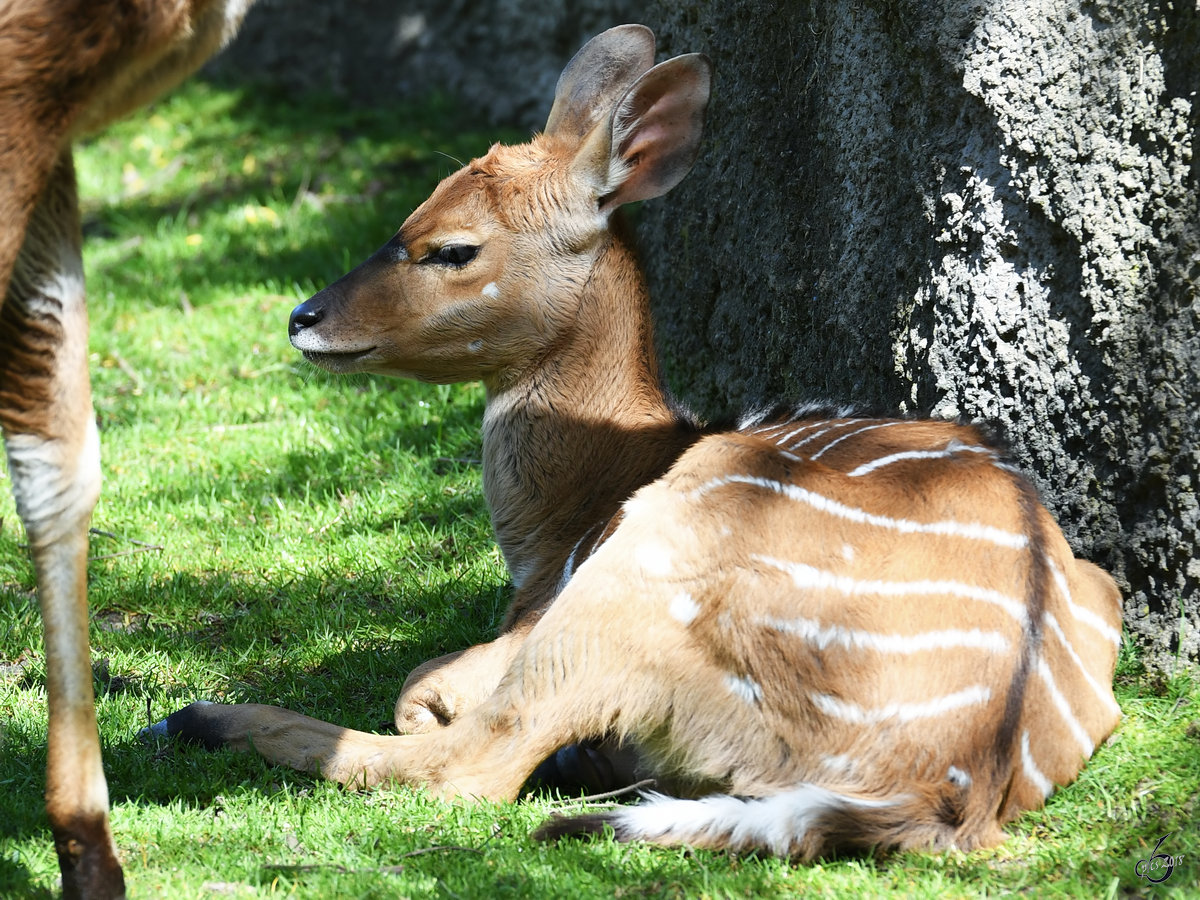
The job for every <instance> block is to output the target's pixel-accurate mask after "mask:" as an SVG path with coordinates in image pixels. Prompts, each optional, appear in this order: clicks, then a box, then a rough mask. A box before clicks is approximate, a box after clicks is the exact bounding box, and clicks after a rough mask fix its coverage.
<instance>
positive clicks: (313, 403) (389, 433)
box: [0, 82, 1200, 898]
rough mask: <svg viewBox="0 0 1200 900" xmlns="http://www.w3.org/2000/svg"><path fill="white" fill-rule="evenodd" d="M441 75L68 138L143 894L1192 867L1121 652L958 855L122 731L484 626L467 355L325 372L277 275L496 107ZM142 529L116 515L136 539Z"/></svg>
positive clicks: (9, 636)
mask: <svg viewBox="0 0 1200 900" xmlns="http://www.w3.org/2000/svg"><path fill="white" fill-rule="evenodd" d="M511 137H512V135H511V134H508V135H506V134H504V133H502V132H500V131H497V130H495V129H487V128H481V127H480V126H479V125H478V124H477V123H476V122H474V121H472V120H470V119H467V118H465V117H463V116H461V115H458V114H457V113H455V111H454V110H453V108H451V107H450V106H448V105H447V104H445V103H443V102H441V101H437V100H434V101H431V102H429V103H428V104H424V105H421V106H415V105H414V106H407V107H400V108H390V109H377V110H364V109H353V108H349V107H347V105H346V104H345V103H343V102H340V101H339V102H335V101H328V100H323V99H320V98H311V97H296V96H290V95H289V96H284V95H279V96H270V95H264V94H262V93H256V92H250V91H245V92H243V91H231V90H220V89H216V88H213V87H211V86H208V85H205V84H202V83H195V82H194V83H192V84H191V85H189V86H188V87H186V88H185V89H183V90H182V91H181V92H179V93H177V94H176V95H174V96H173V97H172V98H171V99H169V100H167V101H166V102H164V103H162V104H160V105H159V106H158V107H156V108H155V109H153V110H150V111H148V112H146V113H144V114H143V115H141V116H140V117H138V118H137V119H135V120H133V121H131V122H129V123H126V124H124V125H121V126H119V127H117V128H115V129H113V130H111V131H109V132H107V133H106V134H105V135H104V136H103V137H102V138H100V139H98V140H96V141H94V142H93V143H91V144H89V145H88V146H86V147H84V148H83V149H82V150H81V152H80V153H79V158H78V168H79V172H80V180H81V185H82V192H83V194H84V197H85V201H84V210H85V231H86V235H87V237H86V263H87V274H88V279H89V291H90V297H91V316H92V321H93V335H92V340H91V353H92V370H93V376H94V383H95V393H96V409H97V415H98V418H99V422H100V425H101V429H102V439H103V442H104V474H105V486H104V496H103V499H102V501H101V503H100V505H99V507H98V509H97V511H96V516H95V521H94V524H95V526H96V528H97V529H99V530H101V531H102V532H105V533H107V535H111V536H106V535H98V536H96V537H95V538H94V541H93V553H94V554H95V555H96V556H97V557H98V558H97V559H96V561H95V562H94V563H93V564H92V568H91V599H92V606H93V615H94V619H93V629H92V639H93V647H94V649H93V654H94V659H95V661H96V663H97V666H96V668H97V673H98V686H99V692H100V696H99V718H100V729H101V734H102V737H103V740H104V743H105V752H106V763H107V768H108V772H109V779H110V790H111V793H112V797H113V822H114V827H115V830H116V834H117V840H118V843H119V844H120V846H121V848H122V851H123V853H124V857H125V863H126V870H127V876H128V880H129V883H130V887H131V891H132V894H133V896H139V897H172V898H174V897H214V896H222V897H225V896H231V897H257V896H273V895H281V894H286V895H293V896H300V897H314V898H315V897H333V896H346V897H374V896H378V897H401V896H404V897H426V896H427V897H484V896H487V897H505V896H513V897H523V896H542V897H565V896H570V897H699V896H708V897H734V896H736V897H775V896H779V897H782V896H792V895H797V894H800V893H804V894H806V895H812V896H818V897H822V896H824V897H846V896H865V897H883V896H892V895H896V894H904V895H911V896H919V897H920V896H924V897H940V896H982V895H994V894H1006V893H1011V892H1023V893H1028V894H1030V895H1032V896H1047V895H1049V896H1075V897H1104V896H1122V895H1124V894H1126V893H1127V892H1134V893H1139V892H1140V893H1147V892H1148V891H1149V886H1148V885H1147V883H1146V882H1144V881H1140V880H1139V879H1138V877H1137V875H1136V873H1135V871H1134V868H1135V866H1136V863H1137V861H1138V859H1141V858H1144V857H1145V856H1147V855H1148V854H1149V853H1150V852H1151V851H1152V850H1153V847H1154V845H1155V843H1156V842H1157V840H1158V839H1159V838H1160V837H1161V836H1162V835H1164V834H1166V833H1168V832H1170V833H1171V836H1170V837H1169V838H1168V839H1167V843H1166V844H1164V850H1168V851H1169V852H1170V853H1172V854H1175V855H1182V856H1183V857H1184V859H1185V863H1184V865H1183V866H1182V867H1181V868H1180V869H1179V870H1178V871H1176V872H1175V873H1174V874H1173V875H1172V878H1171V879H1170V881H1169V882H1168V883H1167V884H1166V885H1164V887H1168V888H1170V889H1171V890H1172V892H1173V895H1174V896H1187V895H1188V893H1189V891H1190V892H1191V893H1192V894H1193V895H1200V887H1198V886H1197V880H1198V872H1200V867H1198V863H1200V836H1198V835H1197V825H1196V822H1197V819H1198V818H1200V807H1198V803H1200V800H1198V799H1197V797H1198V794H1200V706H1198V704H1200V689H1198V688H1197V686H1196V683H1195V682H1194V681H1192V680H1190V679H1188V678H1187V677H1184V676H1180V677H1177V678H1175V679H1173V680H1171V679H1167V680H1163V679H1156V678H1151V677H1149V676H1146V675H1143V674H1140V673H1139V672H1138V670H1137V667H1136V663H1132V662H1131V663H1127V665H1126V666H1125V672H1124V675H1123V678H1122V684H1121V687H1120V699H1121V702H1122V706H1123V708H1124V710H1125V713H1126V719H1125V721H1124V723H1123V724H1122V726H1121V728H1120V729H1119V730H1118V732H1117V735H1116V736H1115V738H1114V739H1113V741H1112V742H1111V743H1110V745H1109V746H1106V747H1104V748H1102V749H1101V750H1100V751H1099V753H1098V754H1097V756H1096V758H1095V760H1094V761H1093V763H1092V764H1091V765H1090V766H1089V767H1088V768H1087V769H1086V770H1085V772H1084V775H1083V777H1082V778H1081V780H1080V782H1079V783H1078V784H1077V785H1075V786H1073V787H1071V788H1069V789H1067V790H1065V791H1062V792H1061V793H1060V794H1058V795H1057V796H1055V797H1054V798H1053V799H1052V800H1051V802H1050V804H1049V805H1048V807H1047V808H1046V810H1044V811H1042V812H1039V813H1037V814H1034V815H1029V816H1026V817H1024V818H1023V819H1021V820H1020V821H1019V822H1017V823H1015V824H1014V826H1013V827H1012V828H1011V834H1012V837H1011V839H1010V840H1009V841H1008V842H1007V843H1006V844H1004V845H1003V846H1002V847H1000V848H997V849H994V850H990V851H983V852H978V853H974V854H970V855H963V854H954V853H951V854H946V855H941V856H932V855H925V854H916V853H910V854H900V855H896V856H892V857H889V858H885V859H879V860H875V859H871V858H852V859H844V860H834V861H826V862H824V863H821V864H818V865H813V866H790V865H788V864H786V863H784V862H781V861H778V860H771V859H758V858H736V857H730V856H725V855H721V854H713V853H703V852H691V851H681V850H658V849H650V848H646V847H627V846H621V845H616V844H613V843H611V842H608V841H599V842H581V843H566V844H562V845H557V846H549V847H547V846H541V845H537V844H534V843H532V842H530V841H529V839H528V833H529V831H530V830H531V829H532V828H533V827H534V826H535V825H536V824H537V823H539V822H540V821H541V820H542V819H543V818H544V817H545V816H546V815H547V813H548V804H547V802H546V801H540V800H539V801H533V802H524V803H519V804H515V805H500V806H496V805H488V804H484V805H477V806H474V805H464V804H453V805H451V804H444V803H440V802H435V801H433V800H431V799H429V798H427V797H425V796H423V795H422V794H421V793H420V792H419V791H410V790H407V789H405V790H381V791H376V792H373V793H370V794H362V795H356V794H347V793H345V792H343V791H341V790H339V789H337V788H335V787H333V786H331V785H328V784H324V783H321V782H317V781H315V780H313V779H311V778H309V777H306V776H302V775H298V774H294V773H291V772H287V771H282V770H278V769H271V768H268V767H267V766H265V765H264V764H262V763H261V762H260V761H259V760H257V759H254V758H252V757H249V756H238V755H235V754H231V753H218V754H207V753H203V752H201V751H198V750H193V749H188V748H177V747H170V746H166V747H154V746H147V745H144V744H142V743H140V742H139V741H137V740H136V739H135V737H134V735H135V734H136V732H137V730H138V729H139V728H140V727H141V726H142V725H144V724H145V723H146V716H147V708H149V714H150V715H151V716H152V717H155V718H157V717H160V716H162V715H163V714H165V713H167V712H169V711H171V710H173V709H176V708H178V707H179V706H180V705H182V704H184V703H186V702H188V701H190V700H192V699H196V698H199V697H204V698H209V699H225V700H232V701H258V702H267V703H277V704H280V705H284V706H288V707H292V708H294V709H298V710H301V711H303V712H306V713H309V714H312V715H315V716H319V717H321V718H325V719H330V720H334V721H337V722H339V723H340V724H345V725H350V726H353V727H358V728H363V729H376V728H378V727H379V726H380V724H381V723H383V722H385V721H386V720H388V719H389V718H390V715H391V708H392V704H393V702H394V700H395V697H396V694H397V693H398V691H399V687H400V684H401V681H402V680H403V676H404V674H405V673H406V672H407V671H408V670H409V669H410V668H412V667H413V666H414V665H416V664H417V663H419V662H421V661H423V660H425V659H428V658H429V657H431V656H433V655H436V654H438V653H441V652H445V651H448V650H452V649H457V648H459V647H462V646H464V645H466V644H468V643H470V642H474V641H479V640H483V639H486V638H488V637H489V636H491V634H492V633H493V631H494V629H495V627H496V625H497V624H498V622H499V620H500V618H501V616H502V614H503V609H504V606H505V604H506V602H507V599H508V588H507V584H506V575H505V572H504V569H503V564H502V561H501V560H500V557H499V555H498V553H497V551H496V550H495V548H494V546H493V544H492V542H491V539H490V535H489V525H488V520H487V512H486V508H485V505H484V500H483V496H482V493H481V490H480V486H479V468H478V464H477V462H476V460H478V458H479V437H478V423H479V419H480V416H481V412H482V393H481V390H480V389H479V388H478V387H477V386H474V385H466V386H452V387H436V388H435V387H428V386H420V385H415V384H410V383H405V382H395V381H387V380H382V379H377V380H370V379H365V378H354V379H348V378H333V377H330V376H326V375H322V374H319V373H317V372H314V371H313V370H311V369H309V368H307V367H306V366H305V365H304V364H303V363H302V362H301V361H300V360H299V358H298V356H297V354H296V353H295V352H294V351H293V350H292V349H291V348H290V347H289V345H288V343H287V339H286V321H287V314H288V311H289V310H290V308H291V307H292V306H293V305H294V304H295V303H296V302H298V301H299V300H301V299H303V298H304V297H305V296H307V295H308V294H310V293H311V292H312V291H314V290H316V289H318V288H319V287H321V286H322V285H324V284H326V283H327V282H329V281H331V280H332V279H334V278H336V277H337V276H339V275H340V274H342V272H344V271H345V270H346V269H348V268H349V267H351V266H352V265H353V264H354V263H356V262H357V261H359V260H361V259H362V258H364V257H365V256H366V255H367V254H369V253H370V252H371V251H372V250H373V249H375V248H376V247H377V246H379V245H380V244H382V243H383V242H384V241H386V240H387V239H388V237H390V235H391V233H392V232H393V230H394V229H395V228H396V226H398V225H399V223H400V222H401V221H402V220H403V219H404V217H405V216H406V215H407V214H408V212H409V211H410V210H411V209H412V208H414V207H415V206H416V205H417V204H418V203H419V202H420V201H421V200H422V199H423V198H424V196H425V195H426V194H427V193H428V192H429V190H430V189H431V188H432V187H433V185H434V184H435V183H436V181H437V179H438V178H439V177H441V176H442V175H445V174H447V173H448V172H450V171H451V170H453V169H454V168H456V167H457V164H456V163H455V162H454V161H453V160H452V159H451V157H456V158H458V159H463V160H465V159H467V158H469V157H471V156H473V155H478V154H480V153H482V152H483V151H484V150H486V148H487V146H488V145H489V144H490V143H491V142H492V141H494V140H497V139H504V138H511ZM0 520H2V524H0V586H2V588H0V667H2V668H0V722H3V724H4V729H5V730H4V732H3V758H2V760H0V821H2V822H3V826H2V827H0V897H9V896H13V897H23V896H35V897H36V896H46V895H48V893H49V892H51V891H52V890H53V889H54V885H55V882H56V878H57V868H56V864H55V861H54V857H53V852H52V850H51V847H50V840H49V833H48V829H47V826H46V821H45V817H44V814H43V812H42V808H41V791H42V769H43V767H44V764H45V749H44V748H45V714H46V710H45V696H44V684H43V676H44V661H43V657H42V651H41V643H40V631H39V624H38V617H37V612H36V605H35V602H34V598H33V594H32V587H33V576H32V571H31V569H30V566H29V563H28V559H27V556H26V554H25V552H24V550H23V549H22V547H21V542H22V541H23V534H22V532H21V529H20V527H19V525H18V524H17V521H16V517H15V513H14V512H13V507H12V501H11V498H10V497H9V495H8V492H7V490H5V491H0ZM135 542H137V543H135Z"/></svg>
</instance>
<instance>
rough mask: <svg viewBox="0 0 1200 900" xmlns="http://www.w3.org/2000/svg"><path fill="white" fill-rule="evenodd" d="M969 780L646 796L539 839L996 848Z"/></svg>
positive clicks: (796, 855)
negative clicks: (898, 790) (882, 788)
mask: <svg viewBox="0 0 1200 900" xmlns="http://www.w3.org/2000/svg"><path fill="white" fill-rule="evenodd" d="M969 797H970V793H969V783H964V782H963V781H962V780H960V779H955V778H949V779H947V780H946V781H945V782H942V783H940V784H936V785H928V784H926V785H921V786H915V789H914V790H913V791H910V792H907V793H902V794H893V795H883V794H877V795H872V794H869V793H864V792H859V791H855V792H840V791H836V790H832V789H830V788H827V787H821V786H820V785H815V784H804V785H801V786H799V787H796V788H793V789H791V790H788V791H784V792H782V793H779V794H773V795H770V796H767V797H735V796H731V795H727V794H726V795H715V796H711V797H704V798H702V799H699V800H680V799H676V798H673V797H667V796H664V795H662V794H654V793H651V794H646V795H644V798H643V802H642V803H640V804H637V805H634V806H626V807H621V808H618V809H612V810H607V811H605V812H601V813H594V814H589V815H583V816H555V817H554V818H552V819H550V820H549V821H547V822H546V823H544V824H543V825H542V826H541V827H540V828H539V829H538V830H537V831H536V832H535V834H534V837H535V838H536V839H538V840H557V839H559V838H563V837H573V836H578V835H584V834H603V833H604V832H605V831H606V830H608V829H611V830H612V833H613V836H614V837H615V838H616V839H617V840H619V841H647V842H650V843H655V844H663V845H681V844H686V845H688V846H692V847H697V848H702V849H709V850H733V851H736V852H749V851H753V850H767V851H769V852H771V853H773V854H777V855H779V856H784V857H791V858H793V859H797V860H803V861H808V860H811V859H815V858H817V857H819V856H822V855H825V854H826V853H828V852H831V851H832V850H833V849H834V848H837V849H839V850H843V849H852V848H859V849H869V848H872V847H877V848H880V849H903V848H906V847H914V846H920V847H925V848H931V847H932V848H947V847H951V846H955V847H959V848H960V849H964V850H966V849H971V848H972V847H976V846H981V845H986V844H989V843H995V842H996V841H997V840H998V839H999V834H998V833H996V832H997V829H996V826H995V824H994V823H992V822H988V821H987V817H986V816H976V815H971V814H970V811H969V810H968V805H969V804H968V799H969Z"/></svg>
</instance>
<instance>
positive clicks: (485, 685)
mask: <svg viewBox="0 0 1200 900" xmlns="http://www.w3.org/2000/svg"><path fill="white" fill-rule="evenodd" d="M529 628H530V626H522V627H519V628H515V629H513V630H512V631H507V632H505V633H504V634H502V635H500V636H499V637H498V638H496V639H495V640H494V641H490V642H488V643H486V644H476V645H475V646H474V647H468V648H467V649H466V650H459V651H458V652H457V653H448V654H446V655H445V656H439V657H437V658H436V659H431V660H429V661H428V662H424V663H422V664H421V665H419V666H417V667H416V668H415V669H413V670H412V672H410V673H409V675H408V678H406V679H405V680H404V687H403V688H401V691H400V698H399V699H398V700H397V701H396V713H395V715H396V729H397V730H398V731H399V732H400V733H401V734H421V733H423V732H426V731H432V730H434V729H437V728H442V727H445V726H446V725H449V724H450V723H451V722H453V721H454V720H455V719H457V718H458V717H460V716H462V715H464V714H466V713H468V712H470V711H471V710H472V709H474V708H475V707H477V706H479V705H480V704H481V703H483V702H484V701H485V700H486V699H487V698H488V697H489V696H491V694H492V693H493V692H494V691H495V690H496V686H497V685H499V684H500V679H501V678H502V677H503V675H504V673H505V671H507V669H508V667H509V665H510V664H511V663H512V661H513V657H515V656H516V655H517V652H518V651H519V650H520V649H521V644H522V643H523V642H524V640H525V638H526V637H527V636H528V634H529Z"/></svg>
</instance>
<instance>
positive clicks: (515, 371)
mask: <svg viewBox="0 0 1200 900" xmlns="http://www.w3.org/2000/svg"><path fill="white" fill-rule="evenodd" d="M653 47H654V45H653V37H652V36H651V35H650V33H649V32H648V31H647V30H646V29H645V28H642V27H641V26H623V27H620V28H615V29H612V30H611V31H609V32H606V33H605V34H604V35H601V36H600V37H599V38H596V39H595V40H593V41H592V42H590V43H589V44H588V45H587V46H586V47H585V48H584V49H583V50H581V51H580V53H579V54H578V55H577V57H576V58H575V59H574V60H573V61H572V62H571V64H570V65H569V66H568V67H567V69H566V70H565V71H564V73H563V75H562V77H561V79H560V81H559V86H558V93H557V97H556V100H555V103H554V107H553V110H552V112H551V114H550V118H549V122H548V125H547V129H546V131H545V132H544V133H543V134H540V135H537V136H535V137H534V139H533V140H532V141H530V142H529V143H527V144H524V145H521V146H516V147H509V146H499V145H497V146H493V147H492V148H491V150H490V151H489V152H488V153H487V154H486V155H485V156H483V157H482V158H480V159H476V160H473V161H472V162H471V163H470V164H469V165H467V166H465V167H464V168H463V169H461V170H460V171H459V172H457V173H455V174H454V175H451V176H450V177H448V178H447V179H446V180H445V181H443V182H442V183H441V184H440V185H439V186H438V187H437V189H436V190H435V191H434V192H433V194H432V195H431V196H430V197H429V199H428V200H426V201H425V202H424V203H423V204H421V206H420V207H419V208H418V209H417V210H416V211H415V212H414V213H413V214H412V215H411V216H410V217H409V218H408V220H407V221H406V222H405V223H404V224H403V225H402V226H401V227H400V230H399V231H398V232H397V233H396V234H395V236H394V237H393V238H392V239H391V240H390V241H389V242H388V243H387V244H385V245H384V246H383V247H382V248H381V249H380V250H379V251H378V252H377V253H375V254H374V255H373V256H372V257H371V258H370V259H368V260H367V261H366V262H365V263H363V264H362V265H361V266H359V267H358V268H357V269H355V270H354V271H353V272H351V273H349V274H348V275H346V276H345V277H343V278H342V279H341V280H339V281H337V282H336V283H334V284H333V285H331V286H329V287H328V288H326V289H325V290H323V291H321V292H320V293H319V294H317V295H316V296H314V297H313V298H311V299H310V300H308V301H306V302H305V303H303V304H301V305H300V306H299V307H297V308H296V310H295V311H294V312H293V314H292V319H291V322H290V334H291V339H292V343H293V345H294V346H296V348H297V349H299V350H301V351H303V352H304V354H305V356H306V357H308V359H310V360H311V361H313V362H316V363H317V364H319V365H321V366H324V367H325V368H328V369H331V370H335V371H365V372H377V373H383V374H389V375H402V376H409V377H415V378H420V379H423V380H428V381H438V382H449V381H462V380H474V379H482V380H483V381H484V382H485V383H487V384H488V386H489V388H497V387H500V386H503V385H506V384H511V383H512V382H513V381H515V380H518V379H519V378H521V377H522V376H523V375H526V374H528V373H529V372H530V370H531V369H532V368H533V367H536V366H537V365H539V364H541V363H542V362H543V361H544V360H545V357H546V355H547V353H548V352H549V350H550V349H551V348H553V347H555V346H556V345H558V344H561V343H562V342H563V341H564V340H565V339H566V337H567V336H568V335H569V333H570V332H571V331H572V329H574V328H576V326H577V325H578V323H579V317H580V304H581V302H582V301H583V298H584V297H585V296H587V295H588V293H589V292H590V293H592V294H599V295H604V296H606V297H607V296H610V295H611V296H615V297H616V298H617V300H618V301H620V300H621V299H623V300H624V301H625V302H627V303H634V302H637V303H641V302H643V301H642V296H641V291H640V287H639V284H640V282H639V276H638V274H637V271H636V268H635V267H634V265H633V262H632V259H631V258H629V257H628V256H627V255H626V256H623V257H622V258H621V259H620V260H614V261H613V263H612V264H611V265H608V266H605V267H603V270H602V271H601V270H599V269H598V263H599V260H600V259H601V258H602V257H603V256H605V254H606V252H607V251H608V250H609V249H610V247H611V245H612V240H611V236H612V232H611V230H610V217H611V214H612V212H613V211H614V210H615V209H616V208H617V207H618V206H620V205H621V204H623V203H628V202H631V201H633V200H640V199H645V198H648V197H653V196H657V195H658V194H661V193H663V192H664V191H666V190H669V189H670V188H671V187H673V186H674V185H675V184H676V183H677V182H678V181H679V179H680V178H682V177H683V175H684V174H686V172H687V170H688V169H689V168H690V166H691V164H692V161H693V160H694V158H695V155H696V150H697V146H698V143H699V139H700V132H701V127H702V124H703V112H704V108H705V104H706V102H707V98H708V87H709V66H708V63H707V61H706V60H705V59H704V58H703V57H701V56H698V55H692V56H683V57H678V58H676V59H672V60H669V61H667V62H664V63H662V64H660V65H658V66H654V67H653V68H651V67H650V62H651V61H652V57H653ZM597 280H599V282H600V283H601V285H600V286H597ZM611 321H612V320H611V319H610V320H609V321H608V322H605V321H598V322H596V323H595V324H594V326H592V327H594V328H596V329H602V328H606V327H613V326H612V324H611Z"/></svg>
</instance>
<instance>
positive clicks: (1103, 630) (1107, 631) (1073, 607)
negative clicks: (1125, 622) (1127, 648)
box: [1045, 556, 1121, 647]
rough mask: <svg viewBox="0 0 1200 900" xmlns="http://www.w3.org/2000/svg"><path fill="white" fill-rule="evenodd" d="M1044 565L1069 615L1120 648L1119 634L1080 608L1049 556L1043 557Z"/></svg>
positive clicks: (1084, 608)
mask: <svg viewBox="0 0 1200 900" xmlns="http://www.w3.org/2000/svg"><path fill="white" fill-rule="evenodd" d="M1045 559H1046V564H1047V565H1048V566H1050V574H1051V575H1053V576H1054V584H1055V586H1056V587H1057V588H1058V592H1059V593H1060V594H1062V596H1063V599H1064V600H1065V601H1066V602H1067V609H1069V610H1070V611H1071V615H1072V616H1074V617H1075V619H1076V620H1077V621H1079V622H1082V623H1083V624H1084V625H1087V626H1089V627H1091V628H1093V629H1095V630H1096V631H1098V632H1100V634H1102V635H1103V636H1104V638H1105V639H1106V640H1108V641H1109V642H1111V643H1112V644H1113V646H1116V647H1120V646H1121V632H1120V631H1118V630H1117V629H1115V628H1113V627H1112V626H1111V625H1109V624H1108V623H1107V622H1105V621H1104V620H1103V619H1102V618H1100V617H1099V616H1098V615H1096V614H1095V613H1094V612H1092V611H1091V610H1090V609H1088V608H1087V607H1086V606H1080V605H1079V604H1077V603H1076V602H1075V600H1074V599H1073V598H1072V597H1071V589H1070V588H1069V587H1068V586H1067V578H1066V576H1065V575H1063V573H1062V570H1060V569H1059V568H1058V566H1056V565H1055V564H1054V560H1052V559H1051V558H1050V557H1049V556H1046V557H1045Z"/></svg>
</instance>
